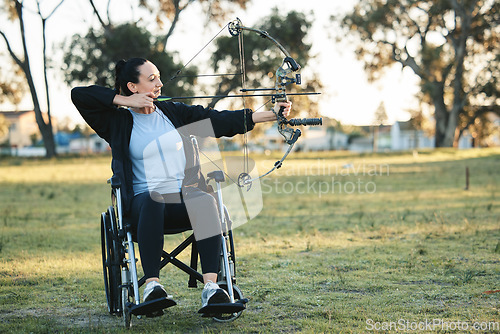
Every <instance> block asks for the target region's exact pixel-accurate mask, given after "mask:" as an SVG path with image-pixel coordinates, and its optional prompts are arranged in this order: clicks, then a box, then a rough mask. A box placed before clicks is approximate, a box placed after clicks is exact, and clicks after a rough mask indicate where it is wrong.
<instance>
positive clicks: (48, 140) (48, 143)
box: [9, 1, 56, 158]
mask: <svg viewBox="0 0 500 334" xmlns="http://www.w3.org/2000/svg"><path fill="white" fill-rule="evenodd" d="M16 11H17V15H18V19H19V28H20V31H21V39H22V45H23V52H24V60H23V61H20V60H19V59H17V58H16V57H14V55H13V53H12V52H11V55H13V57H14V59H17V60H16V62H17V63H18V65H19V66H21V68H22V69H23V71H24V74H25V75H26V80H27V81H28V86H29V89H30V93H31V100H32V101H33V110H34V111H35V119H36V123H37V125H38V129H39V130H40V134H41V135H42V140H43V144H44V146H45V150H46V153H45V156H46V157H47V158H52V157H54V156H55V155H56V145H55V141H54V134H53V132H52V122H51V120H50V113H49V114H48V115H47V118H48V120H47V123H46V122H45V120H44V119H43V115H42V109H41V107H40V101H39V99H38V94H37V90H36V87H35V83H34V81H33V76H32V74H31V67H30V59H29V54H28V48H27V42H26V32H25V30H24V17H23V4H22V2H18V1H16ZM9 51H10V50H9ZM44 52H45V50H44ZM44 57H45V55H44ZM47 91H48V89H47ZM48 107H49V106H48Z"/></svg>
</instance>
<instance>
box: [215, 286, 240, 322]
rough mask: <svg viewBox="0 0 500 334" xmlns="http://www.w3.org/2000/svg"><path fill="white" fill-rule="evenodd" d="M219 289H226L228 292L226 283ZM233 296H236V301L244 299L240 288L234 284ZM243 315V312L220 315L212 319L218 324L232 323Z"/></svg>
mask: <svg viewBox="0 0 500 334" xmlns="http://www.w3.org/2000/svg"><path fill="white" fill-rule="evenodd" d="M219 287H220V288H221V289H224V290H226V291H227V285H226V284H224V283H221V284H219ZM233 295H234V300H239V299H243V293H242V292H241V290H240V288H238V286H236V285H234V284H233ZM241 313H243V311H239V312H235V313H232V314H227V315H218V316H215V317H212V319H214V320H215V321H217V322H231V321H233V320H236V319H238V318H239V316H240V315H241Z"/></svg>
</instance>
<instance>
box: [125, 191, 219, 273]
mask: <svg viewBox="0 0 500 334" xmlns="http://www.w3.org/2000/svg"><path fill="white" fill-rule="evenodd" d="M174 197H175V196H174ZM200 200H201V202H203V205H200V203H199V202H200ZM189 203H190V202H189ZM189 203H188V205H186V203H185V200H184V198H182V196H180V195H177V200H176V199H175V198H174V200H170V199H169V198H168V195H167V196H166V197H162V196H161V195H159V194H156V196H155V195H154V194H153V196H152V195H150V193H142V194H138V195H136V196H134V199H133V200H132V207H131V214H130V216H131V218H132V227H133V230H134V232H135V233H136V237H137V242H138V244H139V252H140V257H141V263H142V269H143V270H144V275H145V277H146V279H147V278H150V277H159V274H160V262H161V253H162V250H163V235H164V230H165V229H168V230H175V229H185V228H188V229H193V232H194V235H195V239H196V246H197V248H198V253H199V254H200V261H201V268H202V272H203V273H204V274H205V273H217V272H218V270H219V260H220V257H219V256H220V252H221V232H220V218H219V216H218V210H217V205H216V201H215V199H214V198H213V197H212V196H211V195H209V194H206V193H203V194H200V195H199V196H197V197H196V200H195V202H194V203H195V204H193V205H189ZM191 207H193V208H194V207H196V208H197V209H196V210H194V209H191ZM188 208H189V210H188ZM198 208H199V209H198ZM188 211H189V212H188ZM207 226H211V228H210V230H211V231H214V232H213V233H211V234H210V235H208V234H207V233H206V230H207Z"/></svg>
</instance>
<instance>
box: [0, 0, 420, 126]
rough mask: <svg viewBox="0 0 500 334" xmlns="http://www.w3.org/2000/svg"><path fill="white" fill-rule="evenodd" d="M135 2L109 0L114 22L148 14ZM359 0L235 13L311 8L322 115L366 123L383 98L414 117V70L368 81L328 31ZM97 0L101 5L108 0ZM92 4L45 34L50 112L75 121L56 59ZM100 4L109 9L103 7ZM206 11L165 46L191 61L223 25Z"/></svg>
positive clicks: (67, 10) (61, 12)
mask: <svg viewBox="0 0 500 334" xmlns="http://www.w3.org/2000/svg"><path fill="white" fill-rule="evenodd" d="M58 2H59V0H45V1H43V2H42V13H43V14H45V15H47V14H48V13H49V11H50V10H51V9H52V8H54V6H55V5H56V4H57V3H58ZM131 2H132V1H128V0H125V1H123V0H113V1H112V2H111V8H110V9H111V11H110V12H111V13H112V14H111V17H112V19H113V20H114V22H117V21H118V20H120V19H121V18H132V19H147V16H146V15H144V14H145V13H144V12H143V11H140V10H132V8H131V6H127V5H123V4H124V3H131ZM355 2H356V1H355V0H343V1H340V0H337V1H324V0H309V1H303V0H287V1H278V0H252V2H251V4H250V6H249V7H248V8H247V10H246V11H240V12H237V13H235V17H239V18H240V19H241V20H242V22H243V24H244V25H246V26H250V27H251V26H252V25H255V24H257V23H258V20H259V18H261V17H263V16H267V15H269V14H270V11H271V9H272V8H273V7H278V8H280V9H282V10H283V12H284V13H286V12H288V11H290V10H296V11H302V12H305V13H309V12H311V11H312V13H313V14H314V24H313V27H312V30H311V33H310V34H309V35H310V41H309V42H310V43H311V44H312V53H313V54H315V55H316V58H315V60H314V62H312V63H310V64H309V66H311V67H314V73H316V74H317V75H319V76H320V79H321V81H322V82H323V84H324V90H323V91H322V92H321V95H320V96H319V97H317V98H318V101H319V103H320V113H321V114H322V115H323V116H326V117H331V118H335V119H337V120H339V121H341V122H342V123H343V124H353V125H368V124H372V122H373V121H374V112H375V110H376V109H377V108H378V107H379V105H380V104H381V103H382V102H383V103H384V105H385V109H386V112H387V115H388V123H389V124H391V123H393V122H395V121H405V120H408V119H409V117H410V115H409V113H408V109H409V108H412V107H415V106H416V105H417V103H416V99H415V97H414V96H415V94H416V93H417V92H418V85H417V78H416V76H415V75H414V74H412V73H411V71H407V70H405V71H402V70H401V67H400V66H397V65H396V66H394V67H393V68H391V69H390V70H388V71H387V74H386V76H385V77H384V78H383V79H382V80H380V81H378V82H376V83H372V84H370V83H368V81H367V77H366V74H365V73H364V71H363V67H362V64H361V63H360V62H358V61H357V60H356V59H355V57H354V54H353V52H352V48H351V47H349V46H347V45H345V44H343V45H340V44H336V43H335V42H334V40H333V39H332V38H331V37H330V36H331V30H332V29H333V28H332V26H331V25H330V22H329V19H330V15H332V14H338V13H342V12H345V11H347V10H349V9H350V8H352V6H353V4H354V3H355ZM25 3H27V5H28V6H29V8H32V9H35V8H36V7H35V5H34V1H31V0H27V1H25ZM96 3H98V4H101V5H103V4H105V3H107V1H97V2H96ZM89 7H90V6H89V5H88V0H67V1H66V2H65V3H63V5H62V6H61V7H60V8H59V9H58V10H57V11H56V12H55V14H54V15H53V16H52V17H51V18H50V19H49V20H48V23H47V37H49V38H50V39H49V43H48V53H49V54H48V56H49V58H50V59H53V60H55V61H54V65H55V66H54V67H55V69H54V70H52V71H51V76H50V78H49V86H50V89H51V100H52V114H53V115H54V116H55V117H58V118H64V117H69V118H70V119H71V120H72V121H73V122H75V123H82V122H83V119H82V118H81V117H80V115H79V114H78V112H77V111H76V109H75V107H74V106H73V104H72V103H71V100H70V87H68V86H67V85H66V84H64V83H63V82H62V75H61V73H60V71H59V70H58V69H57V60H58V59H61V57H60V48H61V47H60V43H61V42H62V41H63V40H64V39H65V38H69V37H71V36H72V35H73V34H74V33H85V32H86V31H87V30H88V27H89V25H91V24H96V23H97V20H96V18H95V17H94V16H93V15H92V12H91V10H90V8H89ZM101 9H102V10H105V8H101ZM26 15H27V22H28V23H27V32H28V35H29V36H30V37H29V48H30V50H32V51H36V50H41V41H40V33H39V31H40V25H39V20H37V19H36V17H35V15H33V14H30V13H29V12H27V14H26ZM202 15H203V13H201V11H200V9H199V7H197V6H193V5H192V6H191V7H190V8H189V9H188V10H187V11H186V12H183V13H182V14H181V19H180V22H179V23H178V26H177V28H176V31H175V33H174V35H173V36H172V38H171V39H170V40H169V43H168V45H167V48H171V49H174V50H176V51H177V52H179V55H180V57H181V61H183V62H186V61H188V60H189V59H190V58H191V57H192V56H193V55H194V54H196V52H198V50H199V48H200V47H201V45H204V44H205V43H206V42H207V41H208V40H209V39H210V38H211V37H212V36H213V35H214V34H215V33H217V32H218V31H219V30H220V28H219V29H217V28H216V27H214V28H210V29H207V28H206V27H205V26H204V25H203V23H204V17H201V16H202ZM193 18H195V19H193ZM196 18H198V19H196ZM0 22H2V23H0V29H1V30H2V31H5V32H6V33H7V35H8V38H9V39H10V40H11V43H12V45H13V48H14V49H15V50H20V48H19V43H16V42H17V41H18V40H19V38H18V35H17V31H16V29H15V28H16V27H15V26H13V24H12V23H9V22H7V21H6V20H4V19H2V18H0ZM186 41H189V43H186ZM1 54H6V46H5V43H4V42H3V40H1V39H0V55H1ZM33 54H34V53H33ZM31 60H32V62H33V67H34V68H36V67H38V68H40V67H41V65H40V64H41V59H40V57H33V58H32V59H31ZM4 63H5V62H4ZM2 71H3V69H2ZM302 73H303V74H302V80H303V82H304V83H305V82H306V81H307V80H308V75H312V74H310V72H309V71H307V69H305V68H304V69H303V71H302ZM36 77H37V78H38V82H39V85H40V83H41V73H37V74H36ZM311 79H312V78H311ZM39 87H40V86H39ZM40 90H41V91H42V89H40ZM164 93H165V92H164ZM42 97H43V96H42ZM315 98H316V97H315ZM292 102H293V99H292ZM16 109H17V110H26V109H32V103H31V99H29V98H27V99H25V100H24V101H23V102H22V103H21V104H20V105H18V106H11V105H8V104H4V105H0V110H16Z"/></svg>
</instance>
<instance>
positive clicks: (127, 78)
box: [115, 58, 148, 95]
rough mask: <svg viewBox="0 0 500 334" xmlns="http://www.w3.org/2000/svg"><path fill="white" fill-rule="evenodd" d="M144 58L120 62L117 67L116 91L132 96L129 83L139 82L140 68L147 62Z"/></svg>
mask: <svg viewBox="0 0 500 334" xmlns="http://www.w3.org/2000/svg"><path fill="white" fill-rule="evenodd" d="M147 61H148V60H147V59H144V58H130V59H129V60H127V61H125V60H123V59H122V60H119V61H118V62H117V63H116V65H115V89H116V90H117V91H118V92H119V93H120V94H123V95H132V94H133V93H132V92H131V91H130V90H129V89H128V87H127V83H129V82H133V83H138V82H139V66H141V65H142V64H144V63H145V62H147Z"/></svg>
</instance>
